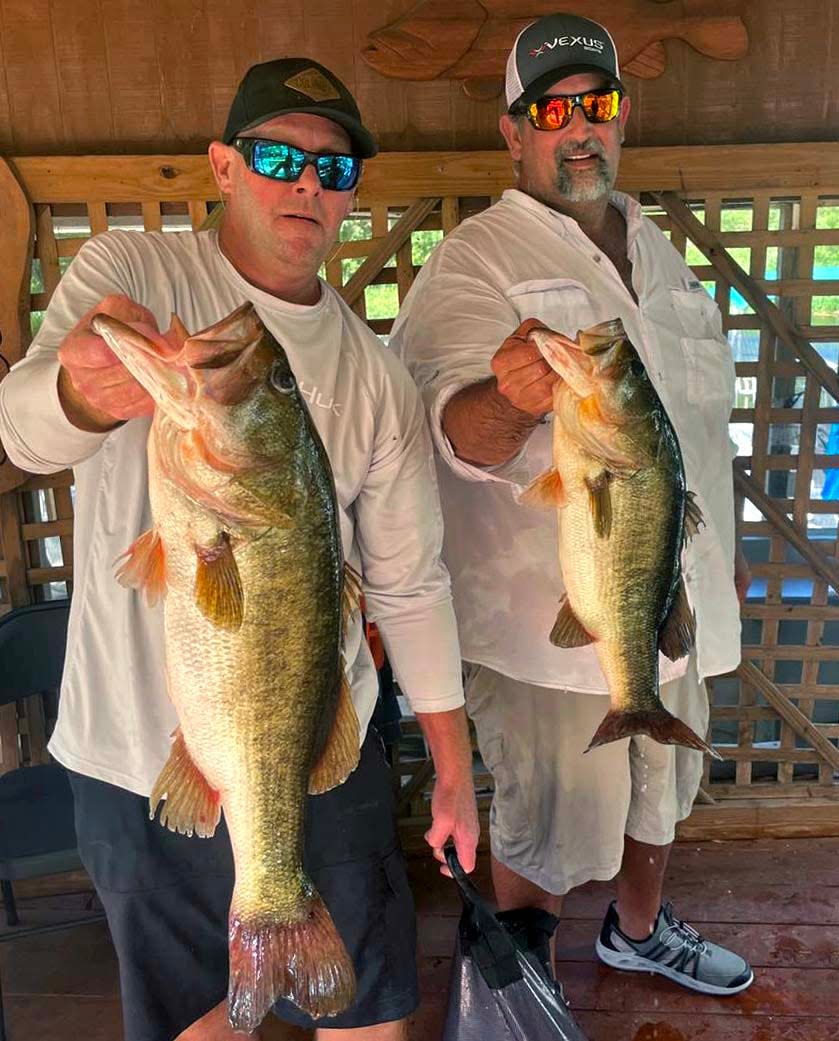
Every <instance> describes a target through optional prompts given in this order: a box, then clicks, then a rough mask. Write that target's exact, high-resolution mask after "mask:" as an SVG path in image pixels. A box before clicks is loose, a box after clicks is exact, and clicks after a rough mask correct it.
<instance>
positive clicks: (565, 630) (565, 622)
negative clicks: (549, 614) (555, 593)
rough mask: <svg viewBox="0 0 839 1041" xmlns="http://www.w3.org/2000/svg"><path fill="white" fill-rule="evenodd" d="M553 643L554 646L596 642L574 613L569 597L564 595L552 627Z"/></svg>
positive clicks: (575, 645) (580, 645)
mask: <svg viewBox="0 0 839 1041" xmlns="http://www.w3.org/2000/svg"><path fill="white" fill-rule="evenodd" d="M551 643H552V644H553V645H554V647H565V648H568V647H587V646H588V645H589V644H590V643H594V637H593V636H592V635H591V633H589V632H588V631H587V630H586V629H585V628H583V623H582V622H581V621H580V619H579V618H578V617H577V616H576V615H575V614H574V608H573V607H572V606H571V603H570V601H569V600H568V597H567V596H566V597H564V598H563V600H562V604H561V606H560V608H559V614H558V615H557V616H556V621H555V622H554V627H553V629H551Z"/></svg>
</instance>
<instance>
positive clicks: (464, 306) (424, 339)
mask: <svg viewBox="0 0 839 1041" xmlns="http://www.w3.org/2000/svg"><path fill="white" fill-rule="evenodd" d="M475 264H476V265H478V264H479V261H477V260H476V261H475ZM413 299H414V301H416V300H417V299H421V301H422V318H420V315H419V314H415V313H414V309H413V308H412V307H409V309H408V310H407V311H403V313H402V314H401V315H400V317H399V319H398V320H397V323H396V326H395V328H394V332H393V336H392V337H391V341H390V345H391V347H393V348H394V349H395V350H396V351H397V353H399V355H400V356H401V358H402V360H403V361H404V363H405V364H406V366H407V367H408V369H409V371H410V372H411V375H412V376H413V377H414V379H415V380H416V383H417V386H418V387H419V388H420V392H421V393H422V396H423V400H424V402H425V406H426V409H427V411H428V423H429V427H430V430H431V436H432V438H433V440H434V447H435V448H436V449H437V452H438V454H439V456H440V459H441V460H442V461H443V462H444V463H445V464H446V466H447V467H448V468H449V469H450V470H451V471H452V472H453V473H454V474H455V475H456V476H458V477H460V478H462V479H463V480H465V481H476V482H485V481H496V482H500V483H502V484H513V485H515V486H517V487H519V488H520V487H524V486H526V485H527V484H528V483H529V482H530V481H531V480H532V479H533V478H534V477H536V476H538V474H537V473H536V472H535V471H534V470H533V467H532V466H530V465H529V464H528V453H527V445H525V446H524V447H523V448H522V450H521V451H520V452H519V453H517V454H516V455H515V456H514V457H513V458H512V459H511V460H509V461H508V462H506V463H503V464H502V465H500V466H490V467H482V466H475V465H473V464H471V463H467V462H465V461H464V460H463V459H459V458H458V457H457V455H455V452H454V449H453V447H452V444H451V442H450V441H449V439H448V438H447V437H446V435H445V433H444V431H443V412H444V411H445V408H446V405H447V404H448V403H449V401H450V400H451V399H452V398H453V397H454V396H455V394H457V393H458V392H459V391H461V390H463V389H464V388H465V387H469V386H471V385H472V384H474V383H480V382H482V381H484V380H487V379H489V378H490V377H491V376H492V368H491V365H490V362H491V361H492V357H493V355H494V354H495V352H496V351H497V350H498V348H499V347H500V346H501V344H502V343H503V342H504V340H506V339H507V337H508V336H509V335H510V334H511V333H513V332H514V331H515V330H516V329H517V328H518V326H519V325H520V324H521V323H520V321H519V317H518V315H517V314H516V311H515V309H514V308H513V307H512V305H511V304H510V302H509V300H507V298H506V297H505V296H504V295H503V294H502V293H500V292H499V291H498V290H497V289H495V287H494V286H492V285H491V284H490V283H489V281H488V280H485V279H481V278H479V277H474V276H472V275H463V274H459V273H456V272H449V271H447V270H445V268H444V267H442V268H440V269H439V270H437V271H435V272H433V273H432V274H430V277H427V278H426V280H425V281H424V284H423V287H422V293H421V294H414V298H413ZM431 316H433V317H431Z"/></svg>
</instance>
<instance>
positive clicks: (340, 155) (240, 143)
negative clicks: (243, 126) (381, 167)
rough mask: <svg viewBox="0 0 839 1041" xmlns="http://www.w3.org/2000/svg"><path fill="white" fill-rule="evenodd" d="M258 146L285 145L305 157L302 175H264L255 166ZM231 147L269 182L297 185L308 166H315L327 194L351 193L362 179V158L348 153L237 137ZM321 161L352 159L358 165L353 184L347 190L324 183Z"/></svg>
mask: <svg viewBox="0 0 839 1041" xmlns="http://www.w3.org/2000/svg"><path fill="white" fill-rule="evenodd" d="M258 144H266V145H283V146H284V147H285V148H289V149H291V150H292V151H293V152H297V153H299V154H300V155H302V156H303V165H302V166H301V167H300V173H298V175H297V176H296V177H289V178H286V177H273V176H272V175H271V174H266V173H262V171H261V170H257V169H256V166H255V160H254V155H255V152H256V146H257V145H258ZM231 145H232V147H233V148H235V149H236V151H237V152H238V153H239V154H240V155H241V156H242V158H243V159H244V160H245V163H246V164H247V167H248V169H249V170H250V171H251V172H252V173H255V174H257V175H258V176H259V177H267V178H268V180H269V181H279V182H280V184H295V183H296V182H297V181H299V180H300V178H301V177H302V176H303V171H304V170H305V169H306V167H307V166H313V167H314V168H315V173H316V175H317V179H318V182H319V183H320V186H321V188H323V190H324V191H327V192H351V191H352V190H353V188H355V187H356V185H357V184H358V182H359V180H360V179H361V170H362V166H363V161H362V159H361V158H360V156H357V155H350V154H349V153H347V152H307V151H306V149H305V148H298V147H297V145H292V144H289V142H288V141H275V140H273V139H272V138H269V137H235V138H234V139H233V140H232V141H231ZM321 159H332V160H334V159H352V161H353V162H354V163H357V164H358V165H357V167H356V172H355V178H354V179H353V182H352V184H349V185H347V187H346V188H330V187H329V186H327V185H325V184H324V183H323V177H322V176H321V172H320V168H319V166H318V161H319V160H321Z"/></svg>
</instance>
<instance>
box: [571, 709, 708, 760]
mask: <svg viewBox="0 0 839 1041" xmlns="http://www.w3.org/2000/svg"><path fill="white" fill-rule="evenodd" d="M636 734H646V735H647V736H648V737H651V738H652V739H653V740H654V741H658V742H659V743H660V744H662V745H684V747H685V748H695V749H696V750H697V751H698V752H705V753H706V754H707V755H710V756H712V757H713V758H714V759H719V758H721V757H720V755H719V754H718V753H717V752H715V751H714V749H713V748H712V747H711V746H710V745H709V744H708V743H707V742H706V741H703V740H702V738H701V737H699V735H698V734H696V733H694V731H693V730H691V728H690V727H689V726H688V725H687V723H683V722H682V721H681V719H677V718H676V716H674V715H673V714H672V713H670V712H668V711H667V709H666V708H665V707H664V706H663V705H662V706H661V707H660V708H655V709H643V710H641V711H637V712H624V711H621V710H620V709H610V710H609V711H608V712H607V713H606V716H605V717H604V719H603V722H602V723H601V724H600V726H599V727H598V728H597V733H596V734H595V735H594V737H593V738H592V739H591V743H590V744H589V746H588V748H587V749H586V751H587V752H590V751H591V749H592V748H598V747H599V746H600V745H608V744H610V743H611V742H612V741H620V740H621V738H624V737H634V736H635V735H636Z"/></svg>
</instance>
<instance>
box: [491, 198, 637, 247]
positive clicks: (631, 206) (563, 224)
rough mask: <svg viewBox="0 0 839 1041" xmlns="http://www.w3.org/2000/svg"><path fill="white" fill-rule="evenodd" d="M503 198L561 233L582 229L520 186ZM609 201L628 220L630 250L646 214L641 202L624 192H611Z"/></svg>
mask: <svg viewBox="0 0 839 1041" xmlns="http://www.w3.org/2000/svg"><path fill="white" fill-rule="evenodd" d="M501 198H502V199H503V200H504V201H505V202H509V203H512V204H513V205H514V206H519V207H521V208H522V209H523V210H527V211H528V212H529V213H531V214H533V216H534V217H537V218H538V219H539V220H541V221H544V222H545V223H548V224H550V226H551V227H553V228H555V229H557V230H558V231H559V232H560V233H561V234H564V235H567V234H575V233H577V232H579V230H580V225H579V224H578V223H577V221H576V220H574V218H573V217H568V216H567V215H566V214H564V213H559V212H557V210H552V209H551V207H550V206H546V205H545V204H544V203H543V202H539V200H538V199H534V198H533V196H532V195H528V194H527V193H526V192H523V191H520V190H519V189H518V188H508V189H507V190H506V191H505V192H504V193H503V194H502V196H501ZM609 202H610V203H611V204H612V205H613V206H614V207H615V209H616V210H619V211H620V213H621V214H622V216H623V218H624V220H625V221H626V245H627V251H630V250H632V248H633V245H634V243H635V239H636V237H637V236H638V233H639V232H640V230H641V220H642V218H643V216H644V212H643V210H642V209H641V204H640V203H639V202H638V200H637V199H633V198H632V196H631V195H626V194H625V193H624V192H611V193H610V195H609Z"/></svg>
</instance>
